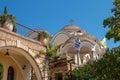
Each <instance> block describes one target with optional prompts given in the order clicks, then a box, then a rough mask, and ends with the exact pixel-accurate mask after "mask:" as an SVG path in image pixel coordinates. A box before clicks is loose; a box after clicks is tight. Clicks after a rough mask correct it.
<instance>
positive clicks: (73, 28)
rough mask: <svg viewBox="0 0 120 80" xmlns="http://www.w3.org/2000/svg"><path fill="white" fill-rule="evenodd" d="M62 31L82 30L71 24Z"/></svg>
mask: <svg viewBox="0 0 120 80" xmlns="http://www.w3.org/2000/svg"><path fill="white" fill-rule="evenodd" d="M62 30H81V28H80V27H79V26H76V25H74V24H69V25H67V26H64V27H63V29H62Z"/></svg>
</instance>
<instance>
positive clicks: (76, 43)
mask: <svg viewBox="0 0 120 80" xmlns="http://www.w3.org/2000/svg"><path fill="white" fill-rule="evenodd" d="M80 44H81V41H80V39H79V38H78V37H76V39H75V49H76V50H80Z"/></svg>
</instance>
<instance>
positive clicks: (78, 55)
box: [77, 50, 80, 66]
mask: <svg viewBox="0 0 120 80" xmlns="http://www.w3.org/2000/svg"><path fill="white" fill-rule="evenodd" d="M79 57H80V54H79V50H77V62H78V66H79V65H80V60H79Z"/></svg>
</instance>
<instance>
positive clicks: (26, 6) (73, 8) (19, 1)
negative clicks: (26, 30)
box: [0, 0, 120, 48]
mask: <svg viewBox="0 0 120 80" xmlns="http://www.w3.org/2000/svg"><path fill="white" fill-rule="evenodd" d="M113 1H114V0H0V14H2V13H3V9H4V6H7V9H8V12H9V13H11V14H14V15H15V16H16V19H17V22H19V23H21V24H24V25H26V26H29V27H30V28H33V29H36V28H37V29H38V28H40V29H44V30H47V31H48V32H49V33H50V34H55V33H56V32H58V31H59V30H60V29H61V28H63V27H64V26H65V25H68V24H70V20H71V19H72V20H74V22H73V23H74V24H76V25H78V26H80V27H81V28H83V29H84V30H86V31H87V33H89V34H92V35H94V36H96V37H97V38H99V39H100V40H102V38H104V35H105V33H106V31H107V29H105V28H103V20H104V19H105V18H107V17H109V16H112V13H111V11H110V9H111V8H112V7H113V4H112V2H113ZM118 45H120V42H119V43H117V44H114V42H113V40H110V41H107V46H108V47H109V48H112V47H115V46H118Z"/></svg>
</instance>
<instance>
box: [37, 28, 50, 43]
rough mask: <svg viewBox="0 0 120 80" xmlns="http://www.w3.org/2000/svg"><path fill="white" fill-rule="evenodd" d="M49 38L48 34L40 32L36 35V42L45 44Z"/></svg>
mask: <svg viewBox="0 0 120 80" xmlns="http://www.w3.org/2000/svg"><path fill="white" fill-rule="evenodd" d="M49 37H50V35H49V34H48V32H46V31H44V30H41V31H40V32H39V34H38V40H40V41H41V42H42V43H44V44H47V40H48V38H49Z"/></svg>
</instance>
